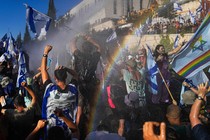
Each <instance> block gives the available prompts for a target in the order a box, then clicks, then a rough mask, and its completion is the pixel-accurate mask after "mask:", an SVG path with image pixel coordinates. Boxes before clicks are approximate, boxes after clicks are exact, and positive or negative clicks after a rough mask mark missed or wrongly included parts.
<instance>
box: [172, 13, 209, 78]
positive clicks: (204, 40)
mask: <svg viewBox="0 0 210 140" xmlns="http://www.w3.org/2000/svg"><path fill="white" fill-rule="evenodd" d="M209 34H210V12H209V13H208V14H207V16H206V17H205V19H204V20H203V22H202V24H201V25H200V27H199V28H198V29H197V31H196V32H195V34H194V35H193V37H192V38H191V39H190V40H189V41H188V42H187V43H186V44H185V46H183V48H182V50H181V51H180V52H179V53H178V54H177V55H176V56H175V57H174V59H173V61H172V68H173V69H174V71H175V72H176V73H177V74H179V75H181V76H183V77H185V78H189V77H192V76H193V75H195V74H196V73H198V72H199V71H201V70H203V69H204V68H206V67H208V66H209V65H210V50H209V46H210V41H209Z"/></svg>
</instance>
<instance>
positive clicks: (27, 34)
mask: <svg viewBox="0 0 210 140" xmlns="http://www.w3.org/2000/svg"><path fill="white" fill-rule="evenodd" d="M30 41H31V35H30V33H29V31H28V25H27V24H26V28H25V33H24V38H23V43H24V44H26V43H29V42H30Z"/></svg>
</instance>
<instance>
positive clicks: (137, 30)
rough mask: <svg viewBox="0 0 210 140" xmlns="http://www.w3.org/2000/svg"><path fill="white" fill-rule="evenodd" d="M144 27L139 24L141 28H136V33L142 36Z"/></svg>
mask: <svg viewBox="0 0 210 140" xmlns="http://www.w3.org/2000/svg"><path fill="white" fill-rule="evenodd" d="M143 28H144V25H141V24H140V25H139V28H137V29H136V30H135V35H136V36H138V37H140V36H141V35H142V33H143Z"/></svg>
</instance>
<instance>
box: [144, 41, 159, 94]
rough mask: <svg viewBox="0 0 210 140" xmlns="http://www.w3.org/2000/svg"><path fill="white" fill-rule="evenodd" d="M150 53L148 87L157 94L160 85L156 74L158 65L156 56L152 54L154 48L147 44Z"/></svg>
mask: <svg viewBox="0 0 210 140" xmlns="http://www.w3.org/2000/svg"><path fill="white" fill-rule="evenodd" d="M146 46H147V50H148V54H147V70H148V76H147V81H148V88H149V92H150V93H152V94H157V93H158V90H157V89H158V85H157V79H156V74H157V73H158V67H157V63H156V62H155V60H154V57H153V55H152V50H151V49H150V47H149V46H148V45H147V44H146Z"/></svg>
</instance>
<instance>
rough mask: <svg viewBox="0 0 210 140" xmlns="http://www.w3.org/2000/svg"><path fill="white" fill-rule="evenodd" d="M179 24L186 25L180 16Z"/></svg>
mask: <svg viewBox="0 0 210 140" xmlns="http://www.w3.org/2000/svg"><path fill="white" fill-rule="evenodd" d="M179 23H180V24H184V23H185V20H184V18H183V17H182V16H180V15H179Z"/></svg>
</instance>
